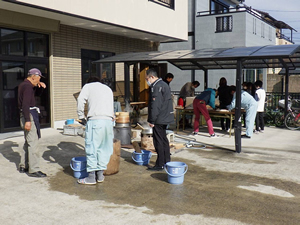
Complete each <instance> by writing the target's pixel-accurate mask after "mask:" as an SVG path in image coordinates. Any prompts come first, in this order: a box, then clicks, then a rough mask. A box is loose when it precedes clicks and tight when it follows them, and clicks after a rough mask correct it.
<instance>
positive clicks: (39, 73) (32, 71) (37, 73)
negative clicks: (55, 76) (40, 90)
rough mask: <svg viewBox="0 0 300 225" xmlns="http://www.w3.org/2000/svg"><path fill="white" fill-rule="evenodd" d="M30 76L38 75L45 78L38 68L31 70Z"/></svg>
mask: <svg viewBox="0 0 300 225" xmlns="http://www.w3.org/2000/svg"><path fill="white" fill-rule="evenodd" d="M30 74H32V75H38V76H40V77H44V76H43V75H42V73H41V71H40V70H39V69H37V68H32V69H30V70H29V71H28V75H30ZM44 78H45V77H44Z"/></svg>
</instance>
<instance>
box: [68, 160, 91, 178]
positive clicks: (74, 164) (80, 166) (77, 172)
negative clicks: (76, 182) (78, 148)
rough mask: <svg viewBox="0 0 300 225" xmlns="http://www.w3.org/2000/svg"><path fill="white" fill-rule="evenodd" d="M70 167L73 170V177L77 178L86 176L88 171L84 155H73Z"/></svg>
mask: <svg viewBox="0 0 300 225" xmlns="http://www.w3.org/2000/svg"><path fill="white" fill-rule="evenodd" d="M70 167H71V168H72V170H73V171H74V177H75V178H77V179H81V178H85V177H87V176H88V172H87V171H86V157H85V156H79V157H74V158H72V160H71V163H70Z"/></svg>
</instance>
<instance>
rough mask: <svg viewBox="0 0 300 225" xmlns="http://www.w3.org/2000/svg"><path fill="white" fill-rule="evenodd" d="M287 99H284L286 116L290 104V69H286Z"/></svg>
mask: <svg viewBox="0 0 300 225" xmlns="http://www.w3.org/2000/svg"><path fill="white" fill-rule="evenodd" d="M285 71H286V72H285V97H284V116H286V115H287V113H288V104H289V73H290V70H289V68H285Z"/></svg>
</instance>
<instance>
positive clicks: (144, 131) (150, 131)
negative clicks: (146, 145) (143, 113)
mask: <svg viewBox="0 0 300 225" xmlns="http://www.w3.org/2000/svg"><path fill="white" fill-rule="evenodd" d="M137 125H138V126H139V127H140V128H142V132H141V133H142V134H151V135H152V133H153V131H152V127H149V128H144V127H143V126H142V125H141V124H140V123H137Z"/></svg>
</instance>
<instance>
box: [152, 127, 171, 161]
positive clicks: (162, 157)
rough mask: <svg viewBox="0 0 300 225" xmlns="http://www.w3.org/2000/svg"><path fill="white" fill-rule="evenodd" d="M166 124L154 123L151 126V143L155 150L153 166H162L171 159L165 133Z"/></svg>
mask: <svg viewBox="0 0 300 225" xmlns="http://www.w3.org/2000/svg"><path fill="white" fill-rule="evenodd" d="M166 129H167V125H161V124H155V126H154V127H153V144H154V147H155V151H156V152H157V159H156V163H155V166H164V165H165V164H166V163H167V162H170V161H171V157H170V145H169V140H168V138H167V134H166Z"/></svg>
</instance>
